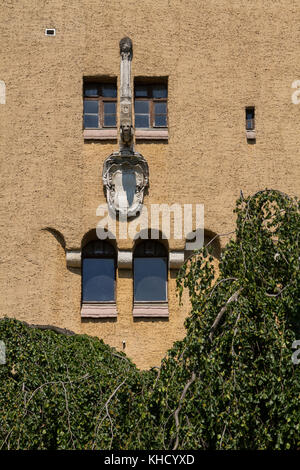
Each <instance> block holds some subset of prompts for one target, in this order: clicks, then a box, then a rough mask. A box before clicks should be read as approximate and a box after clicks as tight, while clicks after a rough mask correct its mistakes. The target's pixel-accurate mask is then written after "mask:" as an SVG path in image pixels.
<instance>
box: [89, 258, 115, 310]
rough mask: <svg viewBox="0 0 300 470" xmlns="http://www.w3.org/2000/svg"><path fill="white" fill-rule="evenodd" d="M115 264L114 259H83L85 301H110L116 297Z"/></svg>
mask: <svg viewBox="0 0 300 470" xmlns="http://www.w3.org/2000/svg"><path fill="white" fill-rule="evenodd" d="M114 281H115V265H114V260H113V259H97V258H94V259H93V258H86V259H83V266H82V299H83V301H86V302H88V301H94V302H95V301H98V302H108V301H110V300H114V298H115V287H114V284H115V283H114Z"/></svg>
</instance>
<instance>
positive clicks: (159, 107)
mask: <svg viewBox="0 0 300 470" xmlns="http://www.w3.org/2000/svg"><path fill="white" fill-rule="evenodd" d="M154 112H155V114H167V103H154Z"/></svg>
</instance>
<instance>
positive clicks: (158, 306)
mask: <svg viewBox="0 0 300 470" xmlns="http://www.w3.org/2000/svg"><path fill="white" fill-rule="evenodd" d="M133 317H134V318H168V317H169V307H168V302H135V303H134V306H133Z"/></svg>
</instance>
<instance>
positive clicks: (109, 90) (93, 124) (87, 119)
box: [83, 81, 117, 129]
mask: <svg viewBox="0 0 300 470" xmlns="http://www.w3.org/2000/svg"><path fill="white" fill-rule="evenodd" d="M83 95H84V96H83V126H84V129H105V128H108V129H109V128H111V129H116V127H117V85H116V83H106V82H105V83H102V82H95V81H85V82H84V86H83Z"/></svg>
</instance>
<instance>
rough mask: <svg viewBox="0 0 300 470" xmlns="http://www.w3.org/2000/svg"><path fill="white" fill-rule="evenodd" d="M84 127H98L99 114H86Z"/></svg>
mask: <svg viewBox="0 0 300 470" xmlns="http://www.w3.org/2000/svg"><path fill="white" fill-rule="evenodd" d="M84 127H85V128H86V129H87V128H89V127H91V128H95V127H96V128H98V115H97V114H85V115H84Z"/></svg>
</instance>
